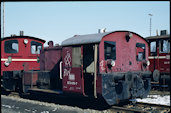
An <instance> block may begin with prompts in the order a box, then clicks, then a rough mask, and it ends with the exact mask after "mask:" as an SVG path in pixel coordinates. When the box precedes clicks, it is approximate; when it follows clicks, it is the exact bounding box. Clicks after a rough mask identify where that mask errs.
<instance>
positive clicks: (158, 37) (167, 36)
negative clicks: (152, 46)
mask: <svg viewBox="0 0 171 113" xmlns="http://www.w3.org/2000/svg"><path fill="white" fill-rule="evenodd" d="M162 38H170V34H168V35H160V36H149V37H146V39H147V40H152V39H162Z"/></svg>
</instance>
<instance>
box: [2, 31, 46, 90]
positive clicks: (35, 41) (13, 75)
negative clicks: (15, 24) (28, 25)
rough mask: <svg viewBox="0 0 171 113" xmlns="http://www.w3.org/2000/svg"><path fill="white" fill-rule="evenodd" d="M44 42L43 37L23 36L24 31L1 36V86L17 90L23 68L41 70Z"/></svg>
mask: <svg viewBox="0 0 171 113" xmlns="http://www.w3.org/2000/svg"><path fill="white" fill-rule="evenodd" d="M44 43H45V41H44V40H42V39H39V38H36V37H31V36H23V31H20V36H16V35H11V37H5V38H1V82H2V85H1V87H4V88H5V89H6V90H10V91H15V90H16V89H17V88H18V87H19V85H20V82H21V81H20V80H21V73H22V72H23V70H25V71H27V70H40V63H39V56H40V50H41V49H43V44H44Z"/></svg>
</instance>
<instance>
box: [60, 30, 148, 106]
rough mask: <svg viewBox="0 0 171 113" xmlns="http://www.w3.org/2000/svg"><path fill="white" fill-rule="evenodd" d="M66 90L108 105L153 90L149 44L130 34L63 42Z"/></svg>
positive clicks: (119, 33)
mask: <svg viewBox="0 0 171 113" xmlns="http://www.w3.org/2000/svg"><path fill="white" fill-rule="evenodd" d="M62 46H63V49H62V56H63V58H62V62H63V67H62V68H63V79H62V83H63V91H64V92H68V93H79V94H83V95H84V96H89V97H91V96H93V97H95V98H98V97H101V96H102V98H104V99H105V100H106V102H107V103H108V104H109V105H113V104H118V102H119V101H120V100H126V99H131V98H136V97H140V98H143V97H146V96H147V94H148V93H149V91H150V88H151V84H150V74H151V72H150V71H149V61H148V50H149V48H148V43H147V41H146V40H145V39H144V38H142V37H141V36H139V35H137V34H136V33H133V32H129V31H116V32H105V33H98V34H89V35H75V36H74V37H71V38H69V39H67V40H65V41H63V42H62Z"/></svg>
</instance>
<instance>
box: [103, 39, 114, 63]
mask: <svg viewBox="0 0 171 113" xmlns="http://www.w3.org/2000/svg"><path fill="white" fill-rule="evenodd" d="M104 56H105V60H107V59H112V60H116V42H112V41H104Z"/></svg>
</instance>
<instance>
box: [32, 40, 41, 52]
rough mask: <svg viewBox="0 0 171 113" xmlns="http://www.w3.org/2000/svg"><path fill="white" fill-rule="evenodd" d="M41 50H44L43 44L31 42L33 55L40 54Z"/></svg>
mask: <svg viewBox="0 0 171 113" xmlns="http://www.w3.org/2000/svg"><path fill="white" fill-rule="evenodd" d="M41 49H42V44H41V43H39V42H35V41H31V53H32V54H40V50H41Z"/></svg>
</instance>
